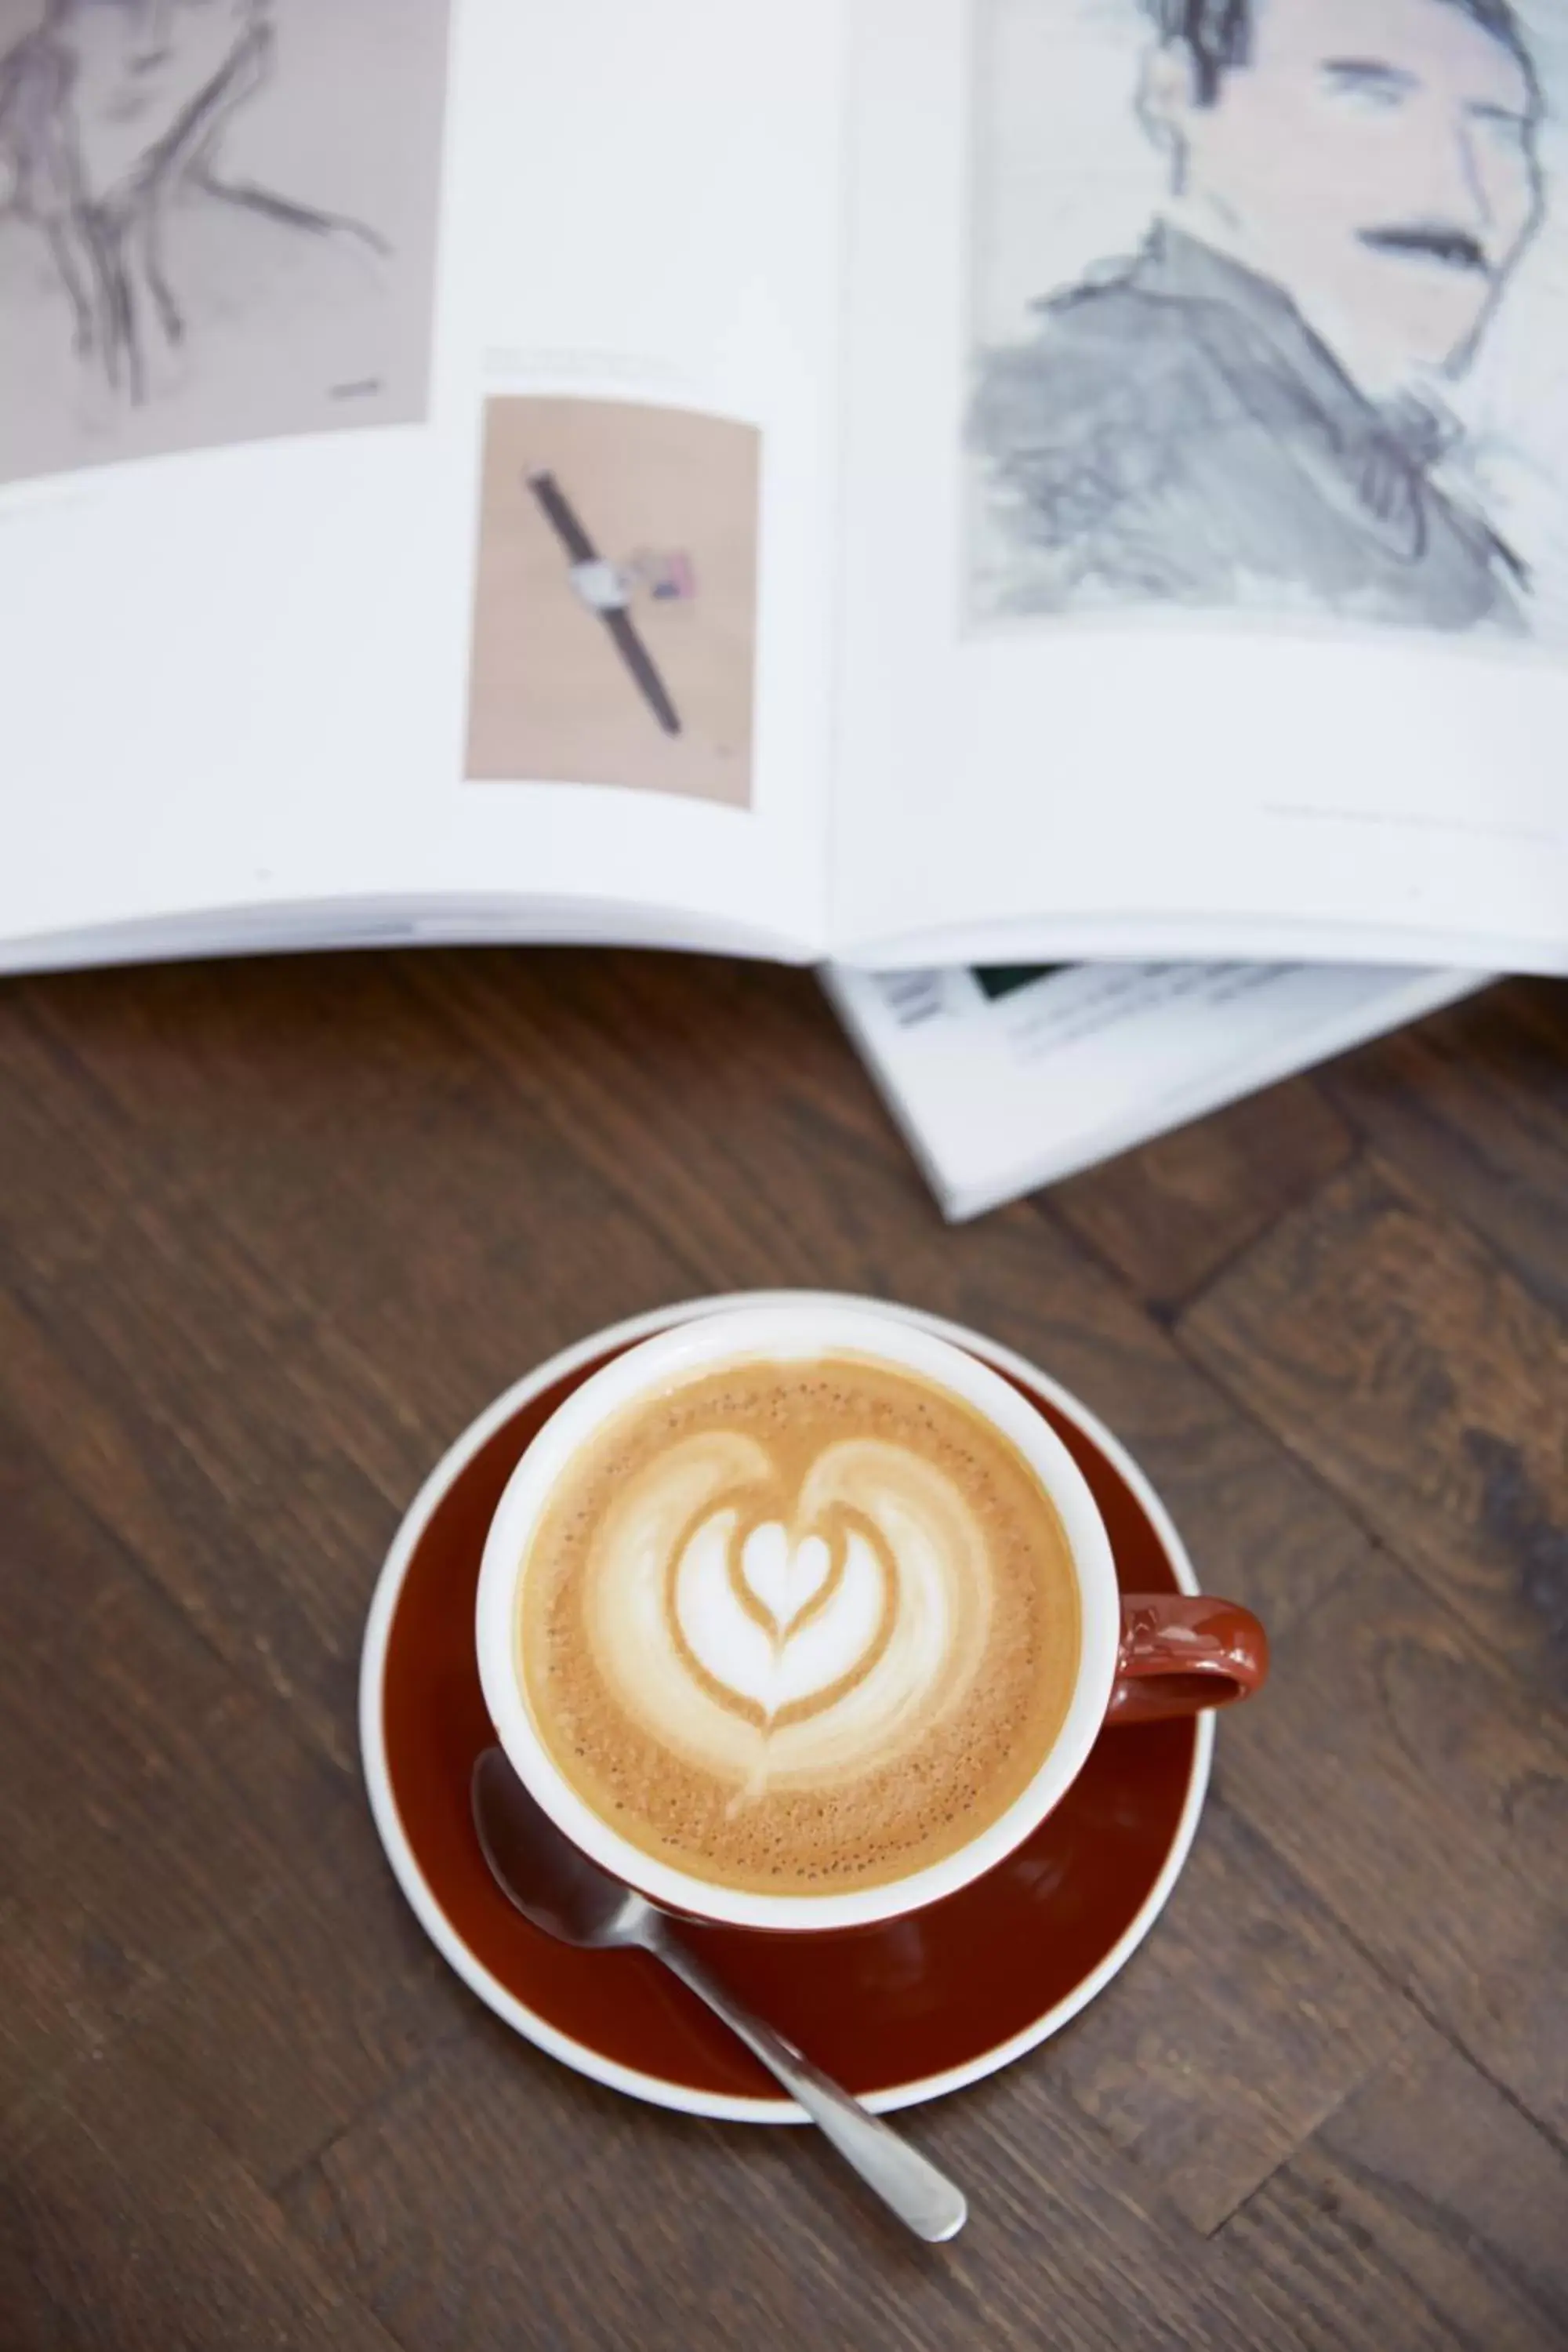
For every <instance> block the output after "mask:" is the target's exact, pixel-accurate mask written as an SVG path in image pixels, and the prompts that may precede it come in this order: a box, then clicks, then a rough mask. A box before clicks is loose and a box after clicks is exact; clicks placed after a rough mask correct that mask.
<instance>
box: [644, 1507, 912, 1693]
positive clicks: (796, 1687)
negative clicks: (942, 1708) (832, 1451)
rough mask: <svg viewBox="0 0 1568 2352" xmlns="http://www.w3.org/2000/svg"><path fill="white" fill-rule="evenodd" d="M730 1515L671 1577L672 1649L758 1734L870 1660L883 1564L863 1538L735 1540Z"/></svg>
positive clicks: (707, 1530) (762, 1533)
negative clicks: (679, 1649)
mask: <svg viewBox="0 0 1568 2352" xmlns="http://www.w3.org/2000/svg"><path fill="white" fill-rule="evenodd" d="M742 1524H743V1523H742V1521H741V1520H740V1519H739V1517H738V1515H737V1514H736V1513H735V1512H734V1511H733V1510H732V1509H731V1510H723V1511H720V1512H717V1513H715V1515H714V1517H712V1518H710V1519H706V1520H704V1521H703V1522H702V1524H701V1525H700V1527H699V1528H697V1529H696V1530H695V1532H694V1533H693V1534H692V1535H691V1536H690V1538H689V1539H688V1541H687V1544H686V1546H685V1549H683V1551H682V1552H681V1555H680V1558H679V1560H678V1561H677V1563H676V1569H675V1594H674V1615H675V1630H676V1634H677V1637H678V1640H679V1642H680V1643H684V1644H685V1647H686V1650H687V1651H688V1653H689V1655H690V1658H691V1661H692V1663H693V1664H695V1665H696V1666H697V1668H698V1669H699V1670H700V1673H701V1675H704V1676H705V1677H706V1678H707V1680H708V1682H709V1683H710V1685H712V1686H713V1689H714V1695H715V1696H717V1697H718V1698H719V1699H720V1702H721V1704H722V1703H723V1701H724V1700H725V1699H729V1700H731V1701H733V1702H735V1703H737V1704H739V1705H742V1706H749V1707H754V1708H755V1709H757V1710H758V1712H759V1716H760V1720H761V1723H762V1724H763V1727H771V1726H772V1725H773V1724H774V1723H776V1722H777V1720H778V1718H779V1717H780V1715H781V1713H782V1712H783V1711H784V1710H785V1709H789V1710H792V1711H795V1712H797V1713H798V1712H804V1711H805V1708H806V1707H807V1706H810V1705H811V1704H812V1703H814V1702H816V1701H819V1700H822V1699H823V1698H824V1696H825V1695H827V1696H829V1697H830V1696H831V1695H832V1693H833V1692H834V1690H835V1689H836V1687H837V1685H839V1684H840V1683H841V1682H842V1681H843V1680H844V1677H845V1676H846V1675H854V1674H855V1673H856V1672H857V1670H858V1668H859V1667H860V1666H861V1665H862V1664H864V1663H865V1662H866V1661H867V1660H868V1657H869V1655H870V1654H871V1652H872V1650H873V1649H874V1648H875V1646H876V1644H877V1643H878V1641H879V1637H880V1636H881V1633H882V1632H883V1629H884V1626H885V1624H886V1621H887V1617H888V1611H889V1597H890V1596H889V1570H888V1564H887V1563H886V1562H885V1561H884V1560H883V1559H880V1558H879V1557H878V1555H877V1553H876V1551H875V1550H874V1549H872V1547H871V1545H870V1544H869V1543H868V1541H867V1539H866V1538H865V1537H864V1536H862V1535H861V1534H859V1533H858V1532H856V1531H851V1532H850V1533H849V1534H848V1535H847V1536H846V1537H845V1538H843V1540H842V1541H841V1543H840V1544H839V1546H838V1549H837V1556H836V1554H835V1549H834V1546H833V1545H832V1543H831V1542H830V1541H829V1540H828V1538H826V1536H822V1535H816V1534H811V1535H806V1536H803V1537H802V1538H800V1539H799V1540H798V1541H795V1542H792V1540H791V1538H790V1534H789V1530H788V1529H787V1528H785V1527H784V1526H783V1525H782V1523H781V1522H780V1521H778V1520H777V1519H766V1520H763V1522H762V1523H761V1524H760V1525H757V1526H754V1527H752V1528H751V1529H750V1530H749V1531H748V1532H745V1533H743V1534H742Z"/></svg>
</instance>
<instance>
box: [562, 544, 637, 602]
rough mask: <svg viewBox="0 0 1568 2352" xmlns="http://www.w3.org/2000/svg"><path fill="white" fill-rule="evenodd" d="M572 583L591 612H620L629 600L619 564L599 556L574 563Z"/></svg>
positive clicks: (629, 595)
mask: <svg viewBox="0 0 1568 2352" xmlns="http://www.w3.org/2000/svg"><path fill="white" fill-rule="evenodd" d="M572 585H573V587H574V589H575V590H576V592H577V593H578V595H579V596H581V598H582V599H583V602H584V604H586V605H587V607H588V609H589V611H590V612H591V613H624V612H625V611H626V606H627V605H628V604H630V603H631V601H632V599H631V591H630V590H629V589H628V587H627V585H626V578H625V575H624V574H623V572H621V569H620V567H619V565H618V564H615V563H608V562H605V558H604V557H603V556H602V555H601V556H595V559H594V561H593V562H591V563H574V565H573V566H572Z"/></svg>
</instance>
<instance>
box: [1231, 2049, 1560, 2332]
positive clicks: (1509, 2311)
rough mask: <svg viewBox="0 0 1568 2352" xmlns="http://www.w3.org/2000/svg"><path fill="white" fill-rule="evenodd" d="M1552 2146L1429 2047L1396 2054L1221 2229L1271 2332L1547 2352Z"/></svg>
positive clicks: (1461, 2064) (1554, 2203)
mask: <svg viewBox="0 0 1568 2352" xmlns="http://www.w3.org/2000/svg"><path fill="white" fill-rule="evenodd" d="M1562 2220H1563V2161H1562V2158H1561V2155H1560V2154H1559V2152H1558V2150H1557V2149H1555V2148H1554V2147H1552V2146H1550V2145H1549V2143H1548V2142H1547V2141H1546V2140H1545V2139H1543V2138H1542V2136H1541V2134H1540V2133H1539V2132H1538V2131H1537V2130H1535V2128H1534V2127H1533V2126H1531V2124H1530V2122H1529V2121H1528V2120H1527V2119H1526V2118H1525V2117H1524V2116H1521V2114H1520V2113H1519V2112H1518V2110H1517V2109H1516V2108H1514V2107H1513V2106H1511V2105H1510V2104H1509V2102H1508V2101H1507V2100H1506V2099H1504V2098H1502V2097H1501V2096H1500V2095H1499V2093H1498V2092H1497V2091H1496V2090H1495V2089H1494V2088H1493V2086H1492V2085H1491V2084H1489V2083H1488V2082H1487V2081H1486V2080H1485V2079H1484V2078H1483V2077H1482V2076H1480V2075H1479V2074H1477V2073H1476V2071H1475V2069H1474V2067H1472V2066H1471V2065H1470V2064H1469V2063H1468V2061H1467V2060H1466V2059H1465V2058H1464V2057H1463V2056H1461V2055H1460V2053H1458V2051H1456V2050H1454V2049H1453V2048H1452V2047H1451V2046H1450V2045H1449V2044H1447V2042H1444V2041H1442V2040H1441V2038H1440V2037H1439V2036H1438V2035H1436V2034H1435V2033H1430V2032H1422V2033H1421V2034H1419V2035H1417V2036H1415V2037H1413V2038H1412V2040H1411V2041H1410V2042H1408V2043H1407V2044H1405V2046H1404V2047H1402V2048H1401V2049H1400V2050H1399V2051H1398V2052H1397V2053H1395V2054H1394V2056H1393V2057H1392V2058H1391V2059H1390V2061H1389V2063H1388V2064H1387V2065H1386V2066H1384V2067H1383V2068H1382V2069H1380V2071H1379V2072H1378V2073H1377V2074H1375V2075H1374V2076H1373V2078H1372V2080H1371V2081H1370V2082H1368V2083H1367V2084H1365V2085H1364V2086H1363V2088H1362V2089H1361V2090H1360V2091H1359V2092H1358V2093H1357V2094H1356V2095H1355V2096H1354V2097H1353V2098H1352V2099H1349V2100H1347V2101H1346V2102H1345V2105H1343V2107H1342V2108H1341V2109H1340V2111H1339V2113H1338V2114H1336V2115H1335V2116H1332V2117H1331V2119H1330V2121H1329V2122H1327V2123H1326V2124H1325V2125H1324V2126H1323V2128H1322V2129H1321V2131H1320V2132H1319V2133H1317V2134H1316V2135H1315V2136H1314V2137H1313V2138H1312V2140H1311V2141H1310V2144H1309V2145H1308V2146H1307V2147H1304V2148H1302V2149H1301V2150H1300V2153H1299V2154H1298V2155H1297V2156H1295V2157H1294V2158H1292V2159H1291V2161H1290V2162H1289V2164H1288V2165H1286V2166H1283V2167H1282V2168H1281V2169H1280V2170H1279V2173H1277V2174H1276V2176H1275V2178H1274V2179H1272V2180H1271V2181H1270V2182H1269V2183H1268V2187H1267V2188H1266V2189H1263V2190H1262V2192H1261V2193H1260V2194H1259V2195H1258V2197H1256V2198H1255V2199H1254V2200H1252V2201H1251V2203H1250V2204H1249V2205H1248V2206H1247V2208H1246V2210H1244V2211H1243V2212H1242V2213H1240V2214H1238V2215H1237V2219H1236V2220H1235V2221H1233V2222H1232V2223H1231V2224H1230V2225H1229V2227H1228V2228H1227V2230H1226V2242H1227V2244H1228V2245H1229V2246H1230V2247H1232V2248H1234V2250H1235V2251H1236V2252H1237V2253H1243V2252H1244V2253H1245V2254H1246V2255H1247V2257H1248V2258H1249V2260H1248V2265H1247V2266H1248V2269H1249V2271H1250V2272H1251V2273H1252V2274H1253V2276H1254V2278H1255V2279H1256V2280H1257V2281H1258V2291H1259V2294H1260V2295H1261V2296H1262V2297H1263V2299H1264V2300H1265V2301H1267V2302H1268V2304H1269V2305H1271V2306H1272V2308H1273V2310H1274V2313H1275V2315H1276V2320H1277V2324H1278V2326H1279V2328H1280V2330H1281V2331H1282V2332H1285V2331H1289V2330H1291V2329H1292V2328H1293V2327H1295V2326H1297V2325H1299V2322H1300V2315H1301V2314H1302V2312H1303V2310H1306V2311H1310V2312H1311V2313H1312V2314H1313V2315H1314V2317H1315V2318H1316V2319H1317V2321H1318V2324H1319V2326H1321V2330H1322V2335H1323V2339H1324V2340H1325V2341H1326V2342H1329V2343H1334V2342H1346V2343H1348V2342H1381V2343H1384V2344H1390V2345H1394V2344H1397V2345H1399V2346H1401V2347H1405V2346H1409V2347H1425V2346H1428V2345H1430V2346H1432V2347H1438V2346H1441V2347H1459V2346H1465V2347H1468V2346H1472V2345H1484V2346H1485V2347H1487V2352H1558V2347H1561V2346H1562V2345H1563V2343H1564V2342H1568V2252H1565V2251H1564V2248H1563V2234H1562Z"/></svg>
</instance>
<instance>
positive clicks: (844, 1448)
mask: <svg viewBox="0 0 1568 2352" xmlns="http://www.w3.org/2000/svg"><path fill="white" fill-rule="evenodd" d="M990 1582H991V1579H990V1574H989V1562H988V1559H987V1557H986V1548H985V1542H984V1537H983V1535H982V1533H981V1530H980V1528H978V1526H977V1525H976V1524H975V1521H974V1518H973V1514H972V1513H971V1512H970V1510H969V1508H968V1507H967V1505H966V1504H965V1502H964V1499H963V1496H962V1494H961V1493H960V1492H959V1490H958V1488H957V1487H956V1486H955V1485H954V1484H953V1482H952V1479H951V1478H950V1477H948V1476H947V1475H945V1474H944V1473H943V1472H942V1470H941V1469H938V1468H935V1467H933V1466H932V1465H931V1464H930V1463H929V1462H925V1461H922V1460H921V1458H920V1456H919V1455H918V1454H915V1453H914V1452H913V1451H912V1449H911V1448H910V1447H909V1446H908V1445H900V1444H889V1443H886V1442H880V1441H878V1440H875V1439H870V1440H868V1439H858V1440H851V1441H849V1442H847V1443H842V1444H829V1445H828V1446H826V1448H825V1449H824V1451H823V1452H821V1453H820V1454H818V1456H817V1458H816V1461H815V1462H814V1463H813V1465H811V1467H810V1469H809V1471H808V1473H807V1475H806V1476H805V1481H804V1483H803V1484H802V1485H801V1486H799V1488H798V1490H797V1491H795V1492H794V1493H792V1492H791V1491H789V1486H788V1483H787V1481H786V1479H785V1478H784V1476H783V1475H781V1472H780V1470H779V1467H778V1465H777V1464H776V1463H775V1462H774V1461H773V1458H772V1456H771V1455H770V1454H769V1451H768V1449H767V1448H766V1446H765V1445H763V1444H760V1443H759V1442H758V1441H757V1440H756V1439H754V1438H752V1437H750V1436H746V1435H742V1434H741V1433H736V1432H732V1431H707V1432H703V1433H700V1434H699V1435H696V1436H692V1437H689V1438H687V1439H685V1440H684V1441H683V1442H681V1443H679V1444H675V1445H672V1446H671V1447H669V1448H668V1451H666V1452H665V1453H663V1454H660V1455H658V1457H656V1458H655V1459H654V1460H653V1461H651V1462H649V1463H647V1464H646V1465H644V1466H643V1468H642V1469H641V1470H640V1471H639V1472H638V1473H637V1475H635V1476H633V1477H632V1478H631V1479H630V1480H629V1481H628V1482H627V1484H626V1487H625V1488H624V1489H623V1491H622V1492H621V1493H620V1494H619V1496H617V1498H616V1503H615V1505H614V1507H612V1509H611V1510H610V1511H609V1512H608V1513H607V1514H606V1516H605V1520H604V1522H603V1523H602V1525H601V1527H600V1528H599V1530H598V1532H597V1534H596V1537H595V1540H594V1542H593V1544H592V1546H591V1548H590V1552H589V1557H588V1560H587V1563H586V1579H585V1599H586V1612H587V1622H588V1627H589V1632H590V1636H591V1639H592V1642H593V1645H594V1651H595V1658H596V1661H597V1664H598V1665H599V1668H600V1671H601V1673H602V1675H604V1677H605V1682H606V1684H607V1685H609V1687H610V1689H611V1691H612V1692H613V1694H614V1696H615V1697H616V1700H617V1701H618V1703H619V1705H620V1706H623V1707H624V1708H625V1710H626V1714H627V1716H628V1717H632V1718H635V1719H636V1720H637V1721H638V1722H639V1723H640V1724H641V1725H642V1726H643V1727H644V1728H645V1729H646V1730H647V1732H648V1733H649V1734H650V1735H651V1736H652V1738H655V1739H656V1740H657V1741H658V1743H659V1744H660V1745H661V1746H664V1747H667V1748H669V1749H670V1750H671V1751H672V1752H674V1753H676V1754H678V1755H680V1756H682V1757H684V1758H685V1759H686V1760H687V1761H688V1762H689V1763H692V1764H695V1765H698V1766H700V1767H701V1768H703V1769H707V1770H709V1771H710V1772H715V1773H721V1774H725V1775H728V1776H730V1777H731V1778H732V1779H734V1780H737V1781H738V1782H739V1783H741V1784H742V1785H743V1786H744V1788H745V1789H746V1790H748V1791H749V1792H752V1793H755V1792H756V1791H758V1790H761V1789H762V1788H763V1787H765V1786H769V1785H776V1784H778V1783H780V1782H783V1781H790V1782H793V1783H795V1784H796V1785H801V1786H807V1785H811V1784H814V1783H818V1782H822V1781H825V1780H842V1779H843V1778H845V1777H846V1776H847V1775H849V1774H853V1773H856V1772H858V1771H863V1770H864V1769H866V1768H867V1766H868V1764H869V1763H871V1762H875V1763H878V1764H879V1765H885V1764H887V1763H888V1762H889V1759H891V1758H892V1757H893V1756H894V1755H895V1754H896V1753H897V1752H898V1750H899V1748H900V1746H901V1745H902V1744H904V1742H906V1741H907V1740H911V1739H914V1738H919V1737H920V1736H921V1731H922V1729H929V1728H930V1727H931V1722H932V1721H933V1719H934V1718H935V1717H937V1716H939V1715H940V1714H941V1713H942V1711H943V1710H944V1709H945V1708H946V1707H949V1706H952V1705H953V1704H955V1703H956V1702H957V1701H958V1700H959V1699H961V1698H962V1696H963V1693H964V1691H965V1690H966V1688H967V1687H968V1685H969V1682H970V1680H971V1679H972V1677H973V1673H974V1669H975V1666H976V1664H978V1661H979V1658H980V1656H981V1654H983V1652H984V1644H985V1634H986V1629H987V1625H988V1622H989V1617H990V1605H989V1604H990Z"/></svg>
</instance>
